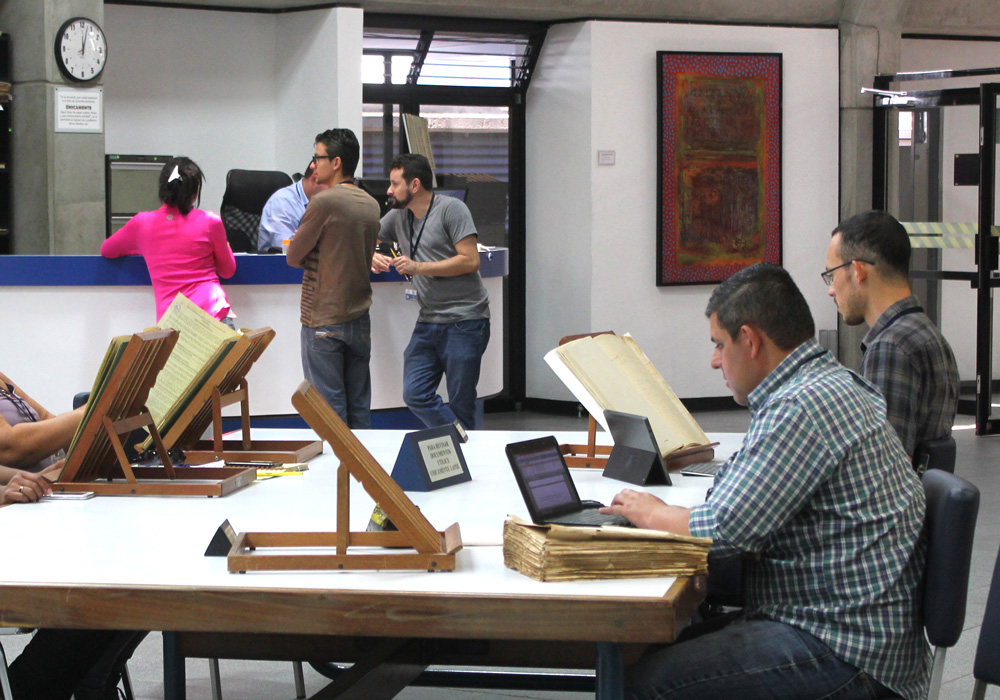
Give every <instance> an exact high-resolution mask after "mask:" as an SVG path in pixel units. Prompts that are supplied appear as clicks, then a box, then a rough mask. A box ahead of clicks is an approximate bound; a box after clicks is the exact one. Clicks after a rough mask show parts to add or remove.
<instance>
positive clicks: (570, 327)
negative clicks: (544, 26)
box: [527, 22, 839, 400]
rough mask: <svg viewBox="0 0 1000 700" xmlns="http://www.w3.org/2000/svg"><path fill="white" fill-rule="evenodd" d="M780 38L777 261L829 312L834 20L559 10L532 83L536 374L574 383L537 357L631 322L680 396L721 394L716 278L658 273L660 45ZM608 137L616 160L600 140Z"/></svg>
mask: <svg viewBox="0 0 1000 700" xmlns="http://www.w3.org/2000/svg"><path fill="white" fill-rule="evenodd" d="M661 50H671V51H714V52H719V51H725V52H748V53H781V54H783V62H782V71H783V104H782V115H783V116H782V132H783V133H782V139H783V143H782V207H783V215H782V220H783V235H782V238H783V245H784V266H785V267H786V268H787V269H788V270H789V271H790V272H791V274H792V276H793V277H794V278H795V280H796V282H798V284H799V286H800V288H801V289H802V291H803V294H805V296H806V299H807V301H808V302H809V305H810V307H811V308H812V311H813V315H814V317H815V319H816V326H817V328H818V329H822V328H835V327H836V310H835V308H834V306H833V303H832V302H831V301H830V300H829V299H828V298H827V296H826V287H824V286H823V285H822V282H821V280H820V279H819V274H818V273H819V271H820V270H822V268H823V265H824V261H825V255H826V245H827V241H828V240H829V236H830V231H831V230H832V229H833V227H834V226H835V225H836V224H837V216H838V207H837V195H838V142H839V113H838V98H837V95H838V90H839V86H838V80H839V78H838V76H839V69H838V36H837V32H836V30H824V29H786V28H761V27H753V28H748V27H722V26H703V25H687V24H685V25H672V24H643V23H628V22H587V23H581V24H567V25H557V26H555V27H553V28H552V29H550V31H549V33H548V36H547V37H546V40H545V46H544V47H543V50H542V54H541V56H540V59H539V63H538V67H537V69H536V73H535V75H534V77H533V78H532V83H531V88H530V90H529V93H528V99H527V108H528V126H527V139H528V149H527V150H528V152H527V163H528V165H527V170H528V190H527V196H528V202H527V208H528V213H527V238H528V251H527V253H528V263H527V264H528V274H527V277H528V328H527V353H528V368H527V369H528V386H527V394H528V396H530V397H534V398H547V399H558V400H570V399H571V398H572V397H571V395H570V394H569V392H568V391H566V389H565V388H564V387H563V386H562V384H561V382H559V380H558V379H557V378H556V377H555V375H554V374H552V372H551V371H550V370H549V369H548V367H547V366H546V365H545V364H544V362H542V360H541V358H542V356H543V355H544V354H545V352H547V351H548V350H550V349H551V348H552V347H555V345H556V344H557V343H558V341H559V338H560V337H562V336H564V335H570V334H573V333H582V332H587V331H590V330H614V331H615V332H617V333H619V334H621V333H624V332H626V331H627V332H631V333H632V334H633V335H634V336H635V337H636V339H637V340H638V342H639V344H640V345H641V346H642V347H643V349H644V350H645V351H646V354H647V355H649V357H650V359H651V360H652V362H653V364H654V365H655V366H656V367H657V368H658V369H659V370H660V372H661V374H663V376H664V378H666V380H667V381H668V382H669V383H670V385H671V386H672V387H673V389H674V390H675V391H676V393H677V394H678V395H679V396H681V397H683V398H690V397H710V396H725V395H726V394H727V391H726V389H725V386H724V384H723V382H722V379H721V377H719V376H718V374H717V373H716V372H713V371H712V370H711V369H710V368H709V366H708V361H709V353H710V344H709V342H708V323H707V321H706V320H705V318H704V308H705V304H706V303H707V301H708V297H709V295H710V294H711V292H712V290H713V289H714V286H711V285H701V286H689V287H657V286H656V254H657V245H656V240H657V239H656V227H657V217H656V212H657V207H658V186H657V143H658V142H659V133H658V125H657V106H656V95H657V88H656V85H657V75H656V52H657V51H661ZM598 150H614V151H615V152H616V164H615V165H614V166H598V165H597V151H598Z"/></svg>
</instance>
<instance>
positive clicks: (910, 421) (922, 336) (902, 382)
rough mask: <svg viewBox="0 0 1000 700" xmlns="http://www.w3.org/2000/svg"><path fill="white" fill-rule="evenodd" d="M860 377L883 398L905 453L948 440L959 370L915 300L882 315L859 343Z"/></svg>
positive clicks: (953, 418)
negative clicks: (928, 444)
mask: <svg viewBox="0 0 1000 700" xmlns="http://www.w3.org/2000/svg"><path fill="white" fill-rule="evenodd" d="M861 350H862V351H863V352H864V354H865V355H864V358H863V359H862V360H861V376H863V377H864V378H865V379H867V380H868V381H870V382H872V383H873V384H874V385H875V386H877V387H878V388H879V389H880V390H881V391H882V396H884V397H885V405H886V417H887V418H888V419H889V423H891V424H892V427H893V428H895V429H896V433H898V434H899V439H900V440H902V441H903V448H904V449H905V450H906V451H907V453H908V454H911V455H912V454H913V451H914V450H915V449H916V447H917V444H918V443H921V442H924V441H925V440H936V439H938V438H943V437H948V436H949V435H951V426H952V424H953V423H954V422H955V412H956V411H957V410H958V366H957V365H956V364H955V355H954V353H952V351H951V346H950V345H948V341H947V340H945V339H944V336H943V335H941V331H939V330H938V329H937V326H935V325H934V323H933V322H931V320H930V319H929V318H928V317H927V314H925V313H924V312H923V310H922V309H921V308H920V304H919V303H918V302H917V298H916V297H913V296H909V297H906V298H905V299H900V300H899V301H897V302H896V303H895V304H893V305H892V306H890V307H889V308H888V309H886V310H885V311H883V312H882V315H881V316H879V317H878V320H877V321H876V322H875V325H874V326H872V327H871V330H869V331H868V333H867V334H865V338H864V340H863V341H862V343H861Z"/></svg>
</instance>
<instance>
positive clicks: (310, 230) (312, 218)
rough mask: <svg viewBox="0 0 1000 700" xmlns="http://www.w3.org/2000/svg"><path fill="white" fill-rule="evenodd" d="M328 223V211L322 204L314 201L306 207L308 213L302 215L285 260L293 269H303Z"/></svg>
mask: <svg viewBox="0 0 1000 700" xmlns="http://www.w3.org/2000/svg"><path fill="white" fill-rule="evenodd" d="M325 222H326V210H325V209H324V208H323V207H322V206H321V204H320V203H318V202H317V201H316V199H313V200H312V201H311V202H309V206H307V207H306V213H305V214H303V215H302V221H301V222H300V223H299V228H298V230H296V231H295V235H294V236H293V237H292V241H291V243H289V244H288V253H286V254H285V260H286V261H287V262H288V264H289V265H291V266H292V267H303V266H304V265H305V259H306V257H308V255H309V253H311V252H312V251H313V249H314V248H315V247H316V245H317V244H318V243H319V237H320V234H322V233H323V224H324V223H325Z"/></svg>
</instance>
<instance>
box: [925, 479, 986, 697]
mask: <svg viewBox="0 0 1000 700" xmlns="http://www.w3.org/2000/svg"><path fill="white" fill-rule="evenodd" d="M921 481H922V482H923V484H924V493H925V494H926V497H927V515H926V532H927V568H926V570H925V573H924V594H923V601H922V603H923V609H924V630H925V631H926V632H927V640H928V641H929V642H930V643H931V645H932V646H933V647H934V665H933V667H932V669H931V682H930V688H929V690H928V692H927V700H937V697H938V694H939V693H940V692H941V678H942V675H943V672H944V659H945V655H946V653H947V650H948V647H953V646H955V644H956V643H957V642H958V638H959V637H960V636H961V634H962V626H963V624H964V622H965V603H966V598H967V596H968V591H969V566H970V565H971V563H972V540H973V537H974V535H975V533H976V516H977V515H978V513H979V489H977V488H976V487H975V486H974V485H973V484H971V483H969V482H968V481H966V480H965V479H963V478H961V477H959V476H955V475H954V474H950V473H948V472H945V471H942V470H940V469H931V470H929V471H927V472H925V473H924V475H923V477H921Z"/></svg>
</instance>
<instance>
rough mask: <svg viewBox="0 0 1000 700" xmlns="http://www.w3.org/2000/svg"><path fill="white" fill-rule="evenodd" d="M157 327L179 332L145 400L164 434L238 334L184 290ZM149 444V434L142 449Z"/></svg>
mask: <svg viewBox="0 0 1000 700" xmlns="http://www.w3.org/2000/svg"><path fill="white" fill-rule="evenodd" d="M157 328H161V329H164V328H172V329H174V330H176V331H179V333H180V335H179V337H178V339H177V345H176V346H175V347H174V351H173V353H171V355H170V359H169V360H168V361H167V364H166V366H164V368H163V371H161V372H160V374H159V375H158V376H157V378H156V384H154V385H153V388H152V390H150V392H149V398H148V399H147V402H146V406H147V408H148V409H149V413H150V415H151V416H153V420H154V421H155V423H156V428H157V430H159V432H160V434H161V435H166V434H167V432H168V431H169V430H170V428H171V427H172V426H173V424H174V422H175V421H176V420H177V419H178V417H179V416H180V415H181V414H182V413H183V412H184V410H185V409H186V408H187V407H188V405H189V404H190V402H191V400H192V399H193V398H194V396H195V394H196V393H197V392H198V390H199V389H201V387H202V385H204V383H205V381H206V380H207V379H208V378H209V377H210V376H211V374H212V373H213V372H214V371H215V369H216V368H217V367H218V366H219V364H220V363H221V362H223V361H224V359H225V358H226V356H227V355H228V354H229V352H230V351H231V350H232V349H233V346H234V345H235V344H236V341H237V339H239V337H240V334H239V333H237V332H236V331H234V330H233V329H232V328H230V327H229V326H227V325H226V324H224V323H222V322H221V321H218V320H216V319H214V318H212V317H211V316H210V315H209V314H208V313H206V312H205V311H204V310H202V309H201V308H200V307H198V306H197V305H196V304H194V303H193V302H191V301H190V300H189V299H188V298H187V297H185V296H184V295H183V294H178V295H177V296H176V297H175V298H174V300H173V302H171V304H170V306H169V307H168V308H167V310H166V311H165V312H164V313H163V316H162V317H161V318H160V322H159V324H157ZM151 445H152V439H151V438H150V439H149V440H147V441H146V442H145V443H144V444H143V446H142V449H149V448H150V447H151Z"/></svg>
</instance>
